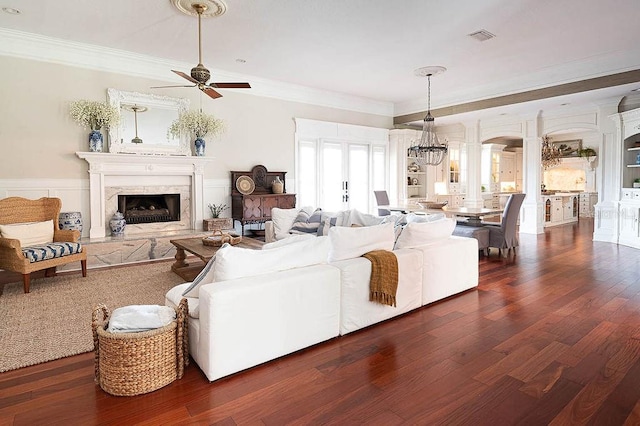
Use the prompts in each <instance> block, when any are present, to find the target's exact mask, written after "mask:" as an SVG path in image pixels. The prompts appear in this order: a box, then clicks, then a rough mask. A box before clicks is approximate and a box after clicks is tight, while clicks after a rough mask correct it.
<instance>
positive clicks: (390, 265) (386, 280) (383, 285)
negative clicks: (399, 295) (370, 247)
mask: <svg viewBox="0 0 640 426" xmlns="http://www.w3.org/2000/svg"><path fill="white" fill-rule="evenodd" d="M362 257H364V258H366V259H369V261H370V262H371V280H370V282H369V300H370V301H372V302H378V303H381V304H383V305H389V306H396V291H397V290H398V259H397V258H396V255H395V254H393V253H392V252H390V251H387V250H374V251H370V252H368V253H365V254H363V255H362Z"/></svg>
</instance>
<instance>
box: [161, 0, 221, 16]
mask: <svg viewBox="0 0 640 426" xmlns="http://www.w3.org/2000/svg"><path fill="white" fill-rule="evenodd" d="M171 4H172V5H174V6H175V7H176V9H178V10H179V11H180V12H182V13H184V14H185V15H189V16H198V12H197V9H198V7H200V8H201V9H203V12H202V13H201V16H202V17H203V18H217V17H218V16H222V15H224V13H225V12H226V11H227V5H226V3H225V2H224V1H222V0H171Z"/></svg>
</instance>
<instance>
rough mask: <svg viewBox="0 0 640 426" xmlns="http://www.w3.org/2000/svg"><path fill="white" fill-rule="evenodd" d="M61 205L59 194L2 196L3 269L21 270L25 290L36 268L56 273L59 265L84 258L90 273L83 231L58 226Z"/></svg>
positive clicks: (0, 261) (82, 262)
mask: <svg viewBox="0 0 640 426" xmlns="http://www.w3.org/2000/svg"><path fill="white" fill-rule="evenodd" d="M61 207H62V201H60V199H59V198H46V197H43V198H40V199H38V200H29V199H26V198H21V197H9V198H4V199H2V200H0V269H4V270H7V271H13V272H18V273H21V274H22V281H23V286H24V292H25V293H29V285H30V282H31V272H34V271H41V270H43V269H44V270H45V276H53V275H55V274H56V267H57V266H59V265H63V264H66V263H70V262H75V261H80V265H81V268H82V276H83V277H86V276H87V253H86V252H85V251H84V250H83V247H82V246H81V245H80V243H78V242H77V241H78V239H79V238H80V232H79V231H75V230H73V231H72V230H60V229H58V216H59V214H60V209H61Z"/></svg>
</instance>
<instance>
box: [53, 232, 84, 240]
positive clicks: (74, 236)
mask: <svg viewBox="0 0 640 426" xmlns="http://www.w3.org/2000/svg"><path fill="white" fill-rule="evenodd" d="M79 239H80V231H77V230H75V229H74V230H70V229H57V230H55V231H54V232H53V242H54V243H60V242H68V243H77V242H78V240H79Z"/></svg>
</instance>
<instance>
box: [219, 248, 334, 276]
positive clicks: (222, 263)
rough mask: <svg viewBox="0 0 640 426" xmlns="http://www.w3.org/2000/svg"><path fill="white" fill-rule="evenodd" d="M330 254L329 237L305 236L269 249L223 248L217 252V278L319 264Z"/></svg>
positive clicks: (259, 273) (265, 272)
mask: <svg viewBox="0 0 640 426" xmlns="http://www.w3.org/2000/svg"><path fill="white" fill-rule="evenodd" d="M328 255H329V238H328V237H313V238H305V239H302V240H300V241H297V242H295V243H293V244H285V245H283V246H281V247H275V248H272V249H267V250H251V249H245V248H239V247H233V246H230V247H221V248H220V249H219V250H218V252H217V253H216V267H215V272H214V281H216V282H218V281H227V280H233V279H236V278H242V277H252V276H255V275H262V274H268V273H271V272H277V271H285V270H287V269H293V268H302V267H304V266H309V265H318V264H321V263H326V262H327V256H328Z"/></svg>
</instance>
